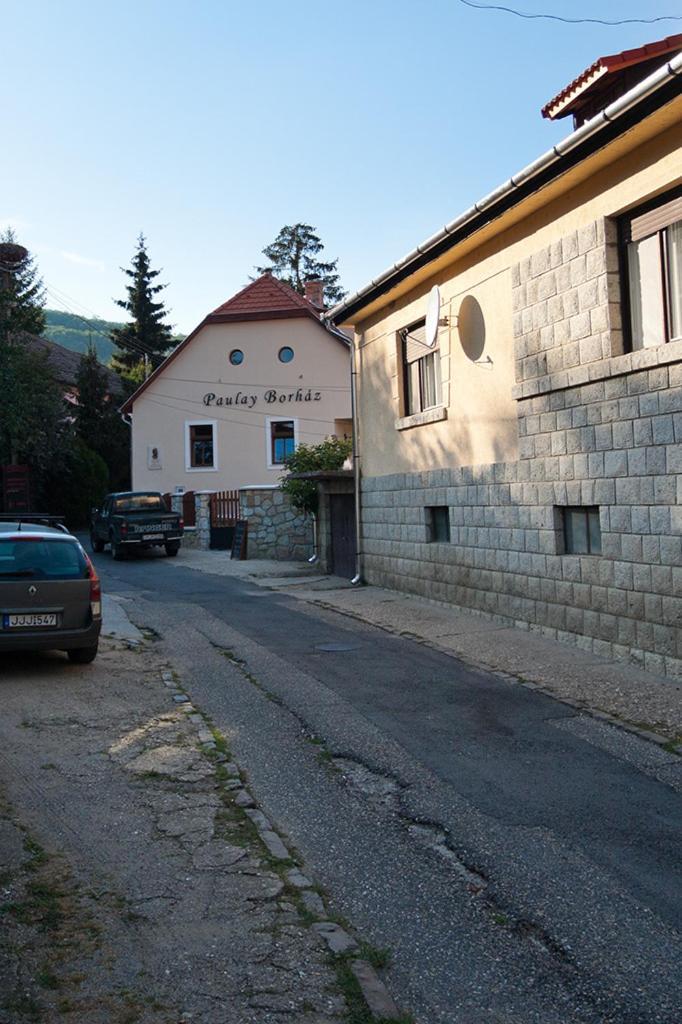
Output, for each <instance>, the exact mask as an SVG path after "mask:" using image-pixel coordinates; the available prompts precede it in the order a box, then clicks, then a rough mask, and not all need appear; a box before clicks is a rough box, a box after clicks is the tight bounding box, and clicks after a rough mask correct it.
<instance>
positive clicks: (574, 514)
mask: <svg viewBox="0 0 682 1024" xmlns="http://www.w3.org/2000/svg"><path fill="white" fill-rule="evenodd" d="M561 512H562V518H563V524H564V551H565V553H566V554H567V555H600V554H601V526H600V525H599V509H598V507H597V506H596V505H585V506H580V505H567V506H566V507H565V508H563V509H562V510H561Z"/></svg>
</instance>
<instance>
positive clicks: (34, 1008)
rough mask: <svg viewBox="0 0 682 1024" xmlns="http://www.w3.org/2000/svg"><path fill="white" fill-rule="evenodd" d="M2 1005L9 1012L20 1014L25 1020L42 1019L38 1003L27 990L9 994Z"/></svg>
mask: <svg viewBox="0 0 682 1024" xmlns="http://www.w3.org/2000/svg"><path fill="white" fill-rule="evenodd" d="M2 1005H3V1007H4V1009H5V1010H7V1012H8V1013H11V1014H13V1015H14V1014H21V1016H22V1017H24V1018H25V1019H26V1020H29V1021H39V1020H41V1019H42V1010H41V1007H40V1003H38V1002H37V1001H36V1000H35V999H34V998H33V996H32V995H29V994H28V993H27V992H22V993H21V994H20V995H16V996H11V997H10V998H9V999H8V1000H6V1002H4V1003H3V1004H2Z"/></svg>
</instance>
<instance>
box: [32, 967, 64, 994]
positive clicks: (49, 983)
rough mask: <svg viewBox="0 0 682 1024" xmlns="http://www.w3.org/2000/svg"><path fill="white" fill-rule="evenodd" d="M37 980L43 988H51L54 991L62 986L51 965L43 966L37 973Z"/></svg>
mask: <svg viewBox="0 0 682 1024" xmlns="http://www.w3.org/2000/svg"><path fill="white" fill-rule="evenodd" d="M36 981H37V982H38V984H39V985H40V987H41V988H47V989H51V990H52V991H53V992H54V991H56V990H57V989H60V988H61V987H62V983H61V981H60V980H59V978H58V977H57V975H56V974H55V973H54V972H53V971H52V970H51V969H50V967H49V966H46V967H43V969H42V970H41V971H38V973H37V974H36Z"/></svg>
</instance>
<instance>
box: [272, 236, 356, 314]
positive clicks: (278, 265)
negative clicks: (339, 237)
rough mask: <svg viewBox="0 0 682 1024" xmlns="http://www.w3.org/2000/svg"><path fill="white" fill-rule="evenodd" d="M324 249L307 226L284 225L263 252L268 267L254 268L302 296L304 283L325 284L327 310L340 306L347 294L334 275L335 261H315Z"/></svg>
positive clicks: (337, 277)
mask: <svg viewBox="0 0 682 1024" xmlns="http://www.w3.org/2000/svg"><path fill="white" fill-rule="evenodd" d="M323 248H324V246H323V245H322V242H321V241H320V238H319V237H318V235H317V234H316V233H315V228H314V227H312V226H311V225H310V224H287V225H285V227H283V228H282V230H281V231H280V233H279V234H278V235H277V238H276V239H275V240H274V242H272V244H271V245H268V246H266V247H265V249H263V255H264V256H266V257H267V259H268V260H269V263H268V264H267V265H266V266H263V267H256V268H255V269H256V270H257V272H258V273H259V274H272V275H273V276H274V277H277V278H279V280H280V281H285V282H286V284H288V285H290V287H291V288H293V289H294V290H295V291H297V292H300V294H301V295H303V294H304V292H305V282H306V281H307V280H309V279H310V278H317V279H319V280H320V281H322V282H323V284H324V300H325V304H326V305H327V306H331V305H333V304H334V303H335V302H339V301H340V300H341V299H342V298H343V297H344V295H345V294H346V293H345V291H344V290H343V288H342V287H341V285H340V283H339V275H338V274H337V272H336V265H337V263H338V262H339V261H338V260H331V261H328V262H326V263H325V262H323V261H321V260H318V259H317V256H318V254H319V253H321V252H322V250H323Z"/></svg>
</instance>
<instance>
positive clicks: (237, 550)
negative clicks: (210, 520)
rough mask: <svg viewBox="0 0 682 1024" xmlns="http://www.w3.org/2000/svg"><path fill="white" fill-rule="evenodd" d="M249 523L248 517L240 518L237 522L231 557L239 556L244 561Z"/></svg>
mask: <svg viewBox="0 0 682 1024" xmlns="http://www.w3.org/2000/svg"><path fill="white" fill-rule="evenodd" d="M248 529H249V524H248V523H247V521H246V519H238V520H237V522H236V523H235V527H234V534H233V536H232V552H231V554H230V558H237V559H239V561H240V562H243V561H244V559H245V558H246V544H247V534H248Z"/></svg>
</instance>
